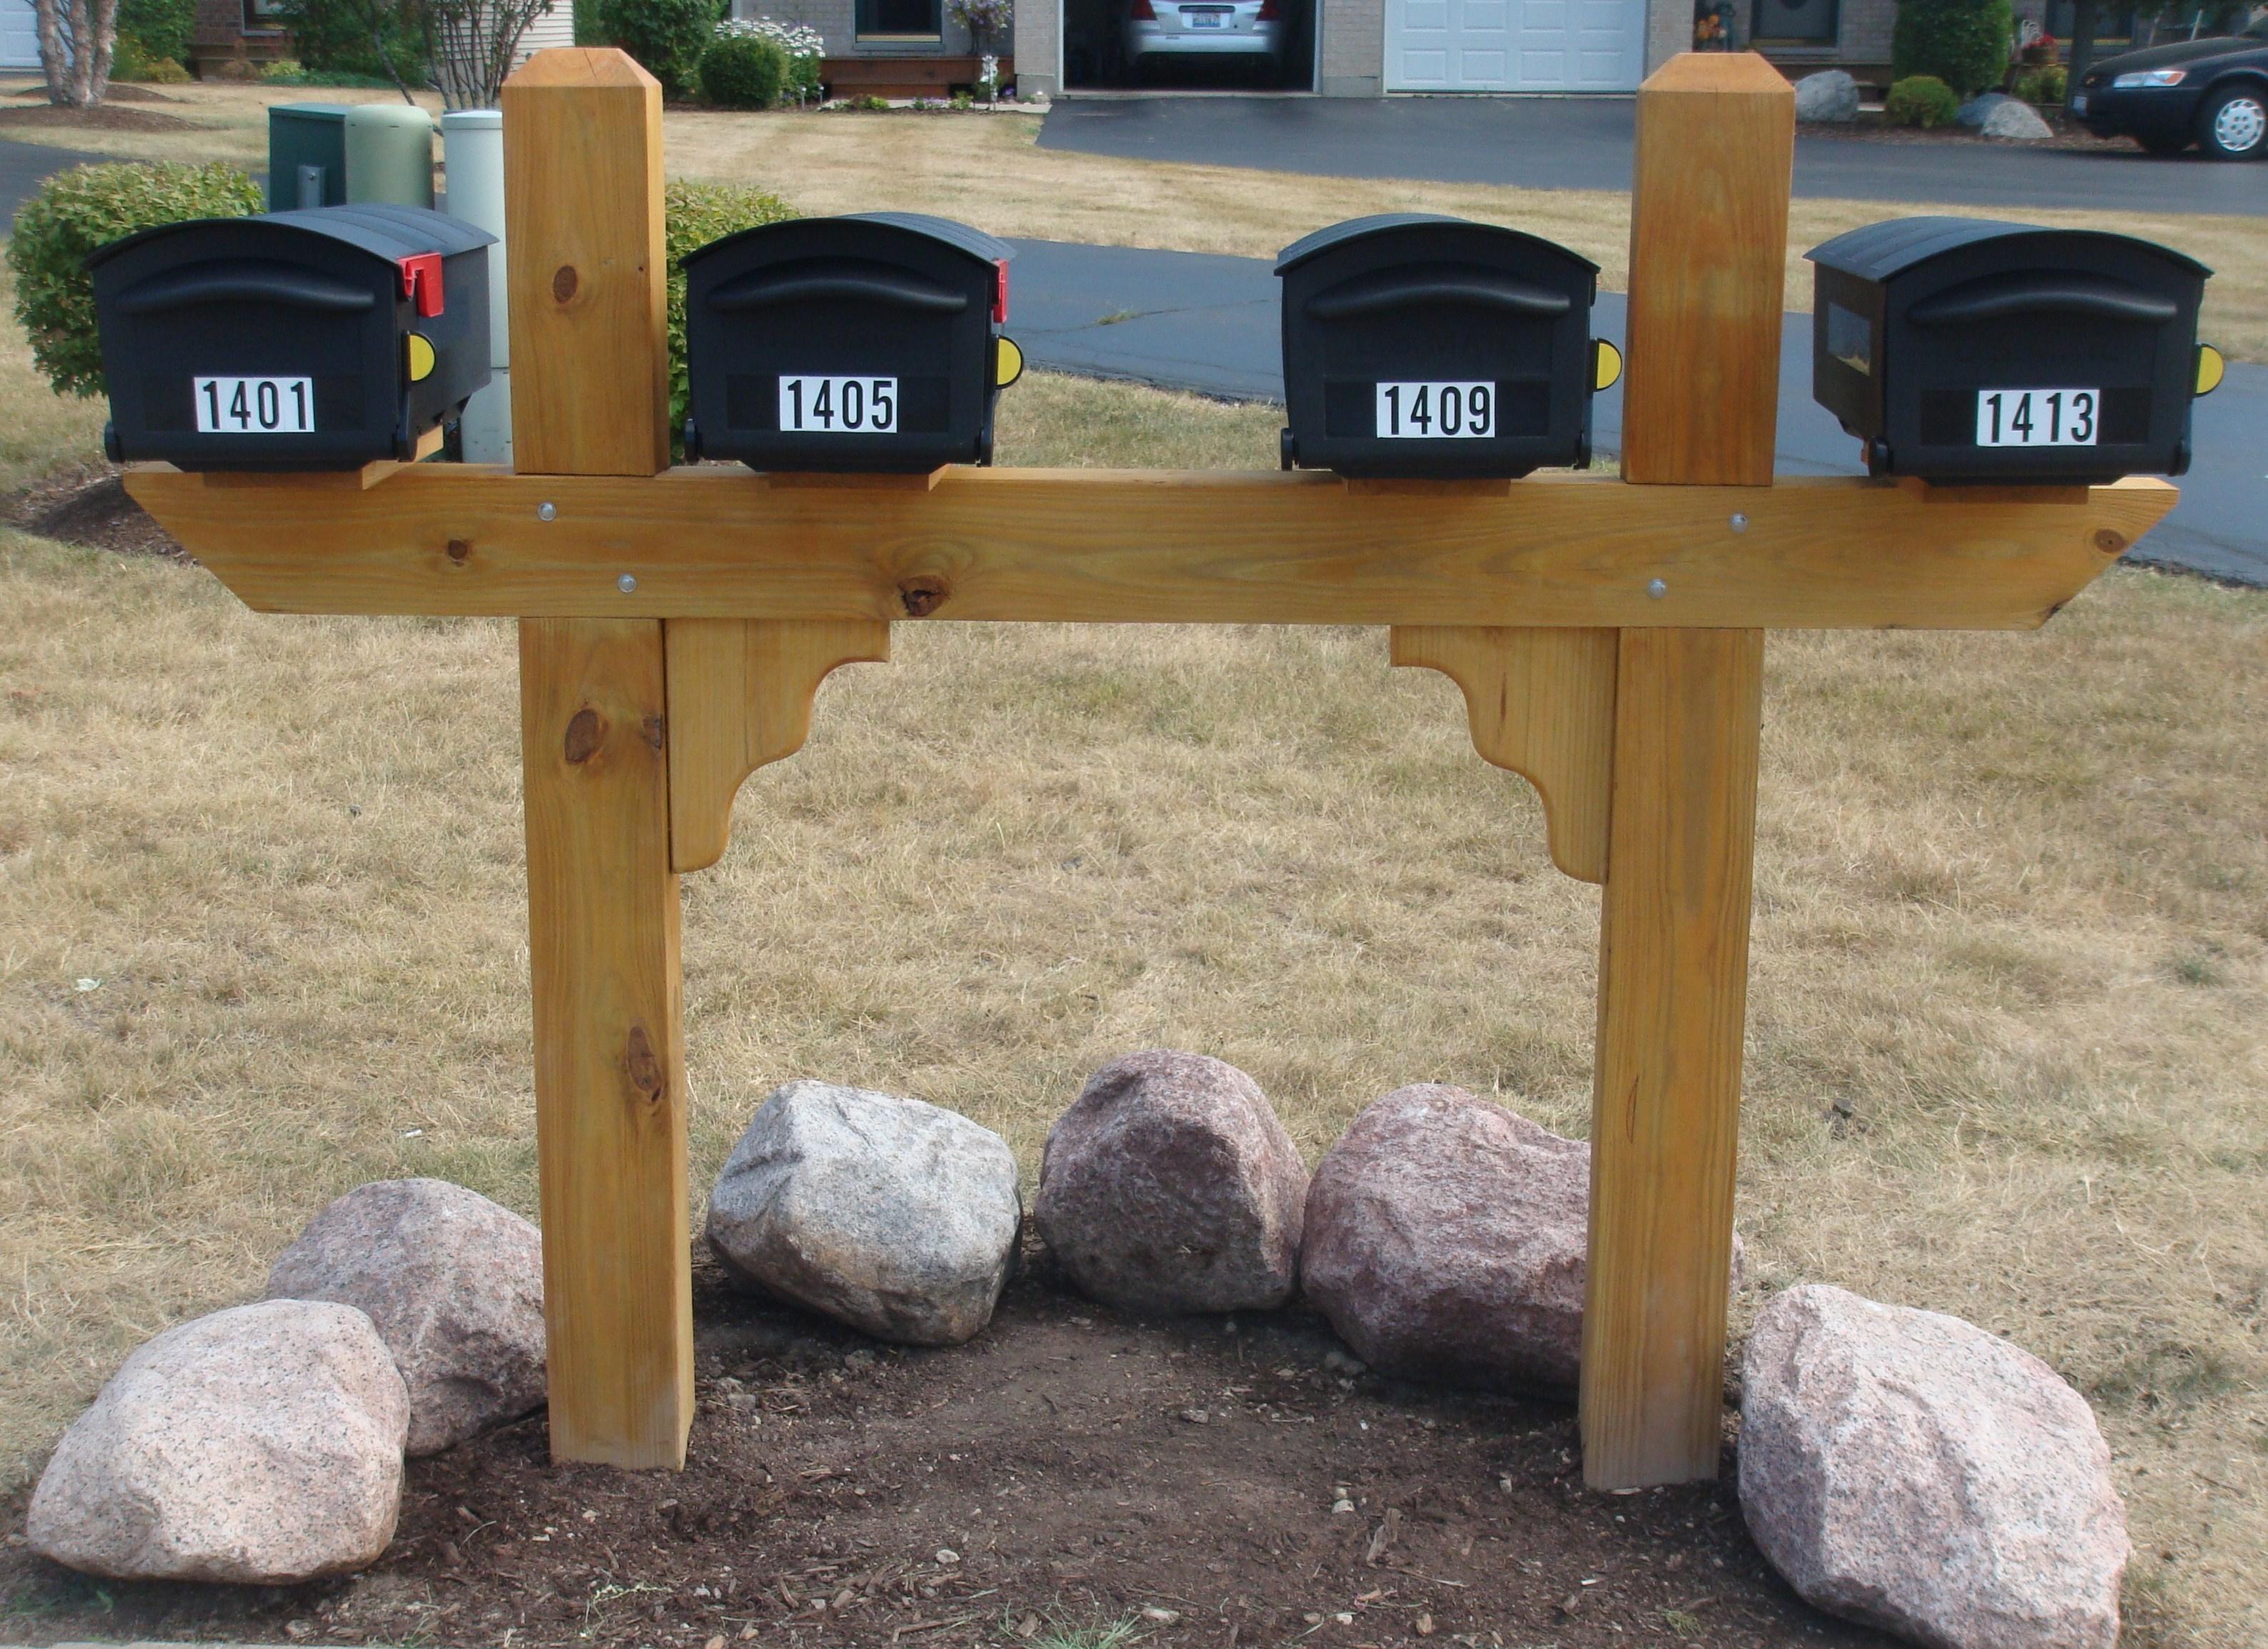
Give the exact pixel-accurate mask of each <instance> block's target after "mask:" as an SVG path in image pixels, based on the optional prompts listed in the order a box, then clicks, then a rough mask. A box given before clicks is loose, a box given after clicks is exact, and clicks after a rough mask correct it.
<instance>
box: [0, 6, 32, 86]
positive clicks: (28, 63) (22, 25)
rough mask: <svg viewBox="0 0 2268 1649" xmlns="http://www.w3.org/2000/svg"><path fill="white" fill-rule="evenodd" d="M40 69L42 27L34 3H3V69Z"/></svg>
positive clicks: (0, 58) (0, 46)
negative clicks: (34, 13) (33, 7)
mask: <svg viewBox="0 0 2268 1649" xmlns="http://www.w3.org/2000/svg"><path fill="white" fill-rule="evenodd" d="M39 66H40V25H39V19H38V18H36V17H35V16H34V15H33V11H32V0H0V69H32V70H36V69H38V68H39Z"/></svg>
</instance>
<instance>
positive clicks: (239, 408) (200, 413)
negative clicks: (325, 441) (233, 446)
mask: <svg viewBox="0 0 2268 1649" xmlns="http://www.w3.org/2000/svg"><path fill="white" fill-rule="evenodd" d="M189 384H190V390H191V394H193V395H194V397H195V401H196V403H197V433H198V434H199V435H312V434H313V433H314V430H315V380H314V379H312V378H193V379H190V380H189Z"/></svg>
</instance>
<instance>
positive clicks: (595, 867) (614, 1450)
mask: <svg viewBox="0 0 2268 1649" xmlns="http://www.w3.org/2000/svg"><path fill="white" fill-rule="evenodd" d="M504 178H505V211H506V218H507V221H508V223H509V225H510V233H511V241H512V252H513V257H512V426H513V431H514V456H515V459H516V460H517V467H519V470H520V471H521V472H522V473H523V474H526V473H541V474H549V475H652V474H654V473H655V472H656V471H658V470H659V469H661V468H663V467H666V465H667V463H668V461H669V430H668V411H669V402H668V376H667V374H668V355H667V344H666V335H665V333H664V318H665V315H666V308H665V302H666V289H665V286H664V284H663V278H664V266H663V261H662V196H661V90H660V87H659V85H657V84H656V83H655V82H654V80H653V79H652V77H650V76H648V75H647V74H646V73H645V72H644V70H641V69H640V68H638V66H637V64H636V63H633V62H631V61H630V58H629V57H627V56H625V55H622V53H620V52H617V51H585V50H558V51H548V52H541V53H539V54H537V55H535V56H534V58H533V59H531V60H530V61H529V63H527V66H526V67H525V68H523V69H522V70H520V71H519V73H518V74H517V75H515V76H514V77H512V80H511V81H510V82H509V83H508V84H507V85H505V87H504ZM662 646H663V639H662V626H661V624H660V622H659V621H658V620H653V619H608V618H566V619H523V620H522V621H521V622H520V627H519V655H520V755H521V762H522V766H523V770H524V773H525V776H526V784H527V909H528V966H529V971H530V973H531V975H533V980H534V1007H535V1112H536V1116H535V1127H536V1154H537V1159H538V1166H539V1172H540V1175H541V1195H542V1204H543V1287H544V1316H545V1321H546V1328H547V1330H548V1337H549V1350H550V1395H551V1414H550V1421H551V1452H552V1456H553V1458H554V1459H556V1460H578V1461H600V1462H604V1463H607V1464H610V1465H616V1466H632V1467H644V1466H666V1467H671V1468H676V1467H681V1466H682V1465H683V1464H684V1463H685V1439H686V1435H687V1433H688V1432H689V1430H690V1429H691V1426H692V1423H693V1302H692V1278H691V1270H690V1258H689V1249H688V1241H689V1236H688V1218H687V1212H688V1211H687V1192H686V1162H685V1115H686V1083H685V1046H684V1033H683V1022H682V1017H681V1009H680V1000H679V975H678V902H677V878H676V877H675V875H674V874H673V873H672V872H671V869H670V857H669V854H670V847H669V754H668V752H669V740H668V737H667V731H666V730H667V703H666V673H665V669H664V663H663V652H662Z"/></svg>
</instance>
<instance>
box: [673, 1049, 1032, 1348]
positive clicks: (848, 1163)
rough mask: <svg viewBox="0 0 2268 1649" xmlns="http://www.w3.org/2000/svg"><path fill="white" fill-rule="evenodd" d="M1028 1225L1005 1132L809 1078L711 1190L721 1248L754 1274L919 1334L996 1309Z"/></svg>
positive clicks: (899, 1332) (943, 1331) (714, 1235)
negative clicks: (1018, 1241)
mask: <svg viewBox="0 0 2268 1649" xmlns="http://www.w3.org/2000/svg"><path fill="white" fill-rule="evenodd" d="M1022 1223H1023V1204H1022V1200H1021V1198H1020V1196H1018V1194H1017V1190H1016V1158H1015V1153H1014V1152H1012V1151H1010V1150H1009V1149H1008V1142H1007V1141H1006V1140H1005V1139H1003V1138H1001V1137H1000V1136H999V1135H998V1134H996V1133H994V1132H992V1131H991V1130H990V1129H988V1128H981V1127H979V1126H978V1125H977V1124H976V1123H972V1122H970V1121H969V1120H968V1118H967V1117H965V1116H962V1115H959V1114H958V1113H956V1112H953V1111H948V1110H944V1109H941V1108H939V1107H937V1106H934V1105H931V1104H928V1103H926V1102H924V1101H921V1100H912V1099H906V1098H903V1097H902V1096H901V1095H898V1094H895V1093H873V1092H870V1091H869V1090H867V1089H865V1088H850V1087H840V1086H836V1084H834V1083H831V1082H815V1081H812V1080H809V1079H805V1080H801V1081H796V1082H790V1083H788V1084H786V1085H784V1086H782V1087H779V1088H776V1089H774V1090H773V1091H772V1093H771V1094H770V1097H769V1098H767V1099H766V1100H765V1101H764V1102H763V1105H762V1107H761V1108H759V1109H758V1110H757V1112H756V1115H755V1120H754V1121H752V1122H751V1123H749V1124H748V1127H747V1132H745V1133H743V1134H742V1135H741V1136H740V1143H739V1144H738V1145H734V1146H733V1154H732V1155H731V1156H730V1157H729V1158H727V1159H725V1167H724V1169H723V1171H722V1172H721V1173H719V1174H718V1176H717V1185H716V1189H714V1190H712V1191H711V1193H710V1194H709V1226H708V1234H709V1246H710V1247H711V1248H712V1249H714V1250H715V1251H716V1254H717V1257H718V1259H719V1260H721V1261H723V1262H724V1263H725V1268H726V1269H727V1270H730V1271H732V1272H733V1274H734V1275H735V1276H736V1277H739V1278H740V1280H741V1281H743V1282H745V1283H747V1284H750V1285H754V1286H755V1287H756V1288H758V1289H760V1290H762V1291H763V1292H767V1293H770V1294H773V1295H777V1297H779V1298H780V1299H788V1300H792V1301H794V1302H796V1303H797V1304H799V1305H802V1306H806V1307H810V1308H811V1309H812V1310H814V1311H816V1312H820V1313H822V1314H825V1315H827V1316H829V1317H833V1318H835V1319H836V1321H841V1322H847V1323H849V1324H850V1325H851V1327H852V1328H854V1329H862V1330H863V1331H865V1333H867V1334H871V1335H873V1336H875V1337H876V1338H877V1339H882V1340H895V1341H901V1342H903V1343H906V1344H909V1345H955V1344H958V1343H961V1341H963V1340H966V1339H968V1338H969V1337H970V1336H973V1335H975V1334H976V1333H977V1332H979V1331H980V1330H981V1329H983V1327H984V1325H985V1324H986V1323H987V1322H989V1321H991V1318H992V1307H994V1306H995V1305H996V1304H998V1301H999V1299H1000V1291H1001V1289H1002V1288H1003V1287H1005V1285H1006V1284H1007V1281H1008V1273H1009V1270H1010V1267H1011V1266H1012V1264H1013V1262H1014V1259H1015V1253H1016V1234H1017V1232H1018V1230H1019V1228H1020V1226H1021V1225H1022Z"/></svg>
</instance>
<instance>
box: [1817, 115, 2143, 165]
mask: <svg viewBox="0 0 2268 1649" xmlns="http://www.w3.org/2000/svg"><path fill="white" fill-rule="evenodd" d="M2048 128H2049V129H2050V130H2051V132H2053V133H2054V136H2051V137H2043V138H2042V139H2041V140H2040V141H2039V142H2037V143H2030V144H2012V143H2008V142H2006V141H2004V140H2002V139H2000V138H1998V137H1980V136H1977V133H1975V132H1973V131H1971V130H1970V129H1969V128H1967V127H1966V126H1933V127H1931V128H1930V129H1928V130H1926V131H1924V130H1923V129H1921V128H1920V127H1918V126H1890V125H1886V124H1884V123H1883V121H1882V120H1881V117H1880V116H1879V115H1867V114H1861V115H1860V116H1859V118H1858V120H1856V121H1852V122H1851V123H1850V124H1848V125H1845V124H1844V123H1842V122H1840V121H1800V122H1799V123H1798V124H1797V126H1796V130H1797V132H1799V133H1800V135H1802V136H1806V137H1833V138H1836V139H1838V140H1840V141H1842V142H1845V143H1854V144H1939V145H1941V146H1942V145H1948V144H1949V145H1952V146H1953V147H1955V148H1958V147H1961V146H1962V145H1964V144H1966V145H1969V146H1971V147H1974V146H1978V145H1981V146H1983V147H1985V148H1988V149H2030V150H2037V149H2078V150H2085V151H2090V152H2092V151H2104V150H2109V151H2115V152H2117V153H2119V154H2126V155H2139V154H2140V153H2141V152H2142V150H2141V148H2140V146H2139V144H2136V143H2135V142H2134V140H2133V139H2132V138H2131V137H2097V136H2095V134H2094V133H2093V132H2091V131H2089V130H2088V129H2087V128H2086V127H2084V126H2075V125H2073V123H2072V122H2071V121H2066V120H2051V121H2048Z"/></svg>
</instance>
